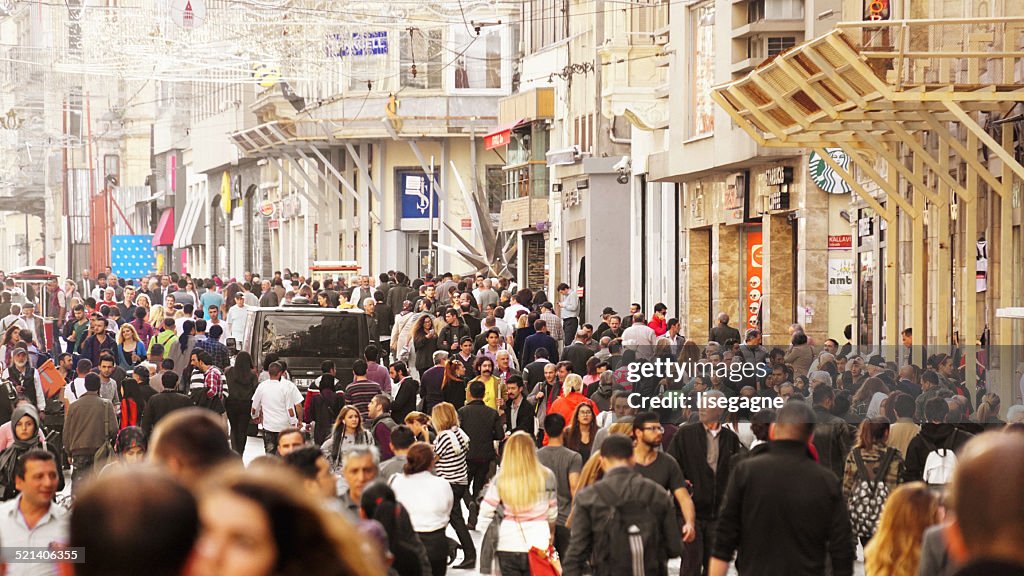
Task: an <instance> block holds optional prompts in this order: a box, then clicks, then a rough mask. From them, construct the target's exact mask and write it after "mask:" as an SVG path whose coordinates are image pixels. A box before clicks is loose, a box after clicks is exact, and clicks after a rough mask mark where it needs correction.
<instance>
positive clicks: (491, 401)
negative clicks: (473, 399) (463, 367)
mask: <svg viewBox="0 0 1024 576" xmlns="http://www.w3.org/2000/svg"><path fill="white" fill-rule="evenodd" d="M494 366H495V361H493V360H491V359H490V358H489V357H488V356H477V358H476V363H475V364H474V366H473V368H474V370H475V371H476V377H475V378H473V380H472V381H471V382H470V384H472V383H473V382H480V383H482V384H483V385H484V398H483V400H484V404H486V405H488V406H490V407H491V408H494V409H495V410H498V409H499V408H500V407H501V405H500V403H499V400H501V399H503V397H504V395H505V394H504V390H502V385H501V380H500V379H499V378H498V377H497V376H495V375H494ZM502 402H503V400H502Z"/></svg>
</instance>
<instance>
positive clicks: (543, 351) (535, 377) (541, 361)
mask: <svg viewBox="0 0 1024 576" xmlns="http://www.w3.org/2000/svg"><path fill="white" fill-rule="evenodd" d="M533 358H534V359H533V361H532V362H530V363H529V364H526V365H525V366H523V381H524V382H525V384H526V389H527V390H533V387H534V386H536V385H537V384H540V383H541V382H543V381H544V366H545V365H547V364H551V362H550V360H549V359H550V358H551V357H550V356H549V352H548V349H547V348H537V350H536V351H535V352H534V353H533Z"/></svg>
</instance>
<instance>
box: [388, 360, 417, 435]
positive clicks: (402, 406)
mask: <svg viewBox="0 0 1024 576" xmlns="http://www.w3.org/2000/svg"><path fill="white" fill-rule="evenodd" d="M388 372H389V373H390V374H391V381H392V382H394V384H393V385H392V386H391V391H392V392H394V394H395V399H394V400H393V401H392V402H391V417H392V418H394V419H395V422H397V423H398V424H403V423H404V422H405V417H406V416H408V415H409V412H412V411H414V410H416V395H417V394H419V391H420V383H419V382H417V381H416V380H413V379H412V378H410V377H409V367H408V366H406V365H405V362H402V361H398V362H392V363H391V366H389V367H388Z"/></svg>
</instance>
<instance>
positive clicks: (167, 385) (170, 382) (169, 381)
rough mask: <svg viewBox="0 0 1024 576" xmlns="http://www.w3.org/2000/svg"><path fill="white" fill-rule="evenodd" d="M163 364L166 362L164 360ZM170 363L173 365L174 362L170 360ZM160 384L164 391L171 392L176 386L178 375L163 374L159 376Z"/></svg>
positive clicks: (171, 373)
mask: <svg viewBox="0 0 1024 576" xmlns="http://www.w3.org/2000/svg"><path fill="white" fill-rule="evenodd" d="M164 362H167V360H164ZM171 362H172V363H173V362H174V361H173V360H171ZM171 369H173V367H172V368H171ZM160 384H161V385H163V387H164V390H173V389H174V388H175V387H177V386H178V375H177V374H176V373H174V372H164V373H163V374H161V375H160Z"/></svg>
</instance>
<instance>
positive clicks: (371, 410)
mask: <svg viewBox="0 0 1024 576" xmlns="http://www.w3.org/2000/svg"><path fill="white" fill-rule="evenodd" d="M367 413H368V415H369V417H370V423H369V424H368V425H367V431H369V432H370V434H371V435H372V436H373V443H374V444H375V445H376V446H377V449H378V450H379V451H380V457H381V459H382V460H387V459H388V458H391V457H392V456H394V453H393V452H391V431H392V430H394V429H395V427H396V426H398V424H397V423H396V422H395V420H394V418H392V417H391V398H389V397H388V395H387V394H377V395H376V396H374V397H373V400H370V405H369V407H367Z"/></svg>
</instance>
